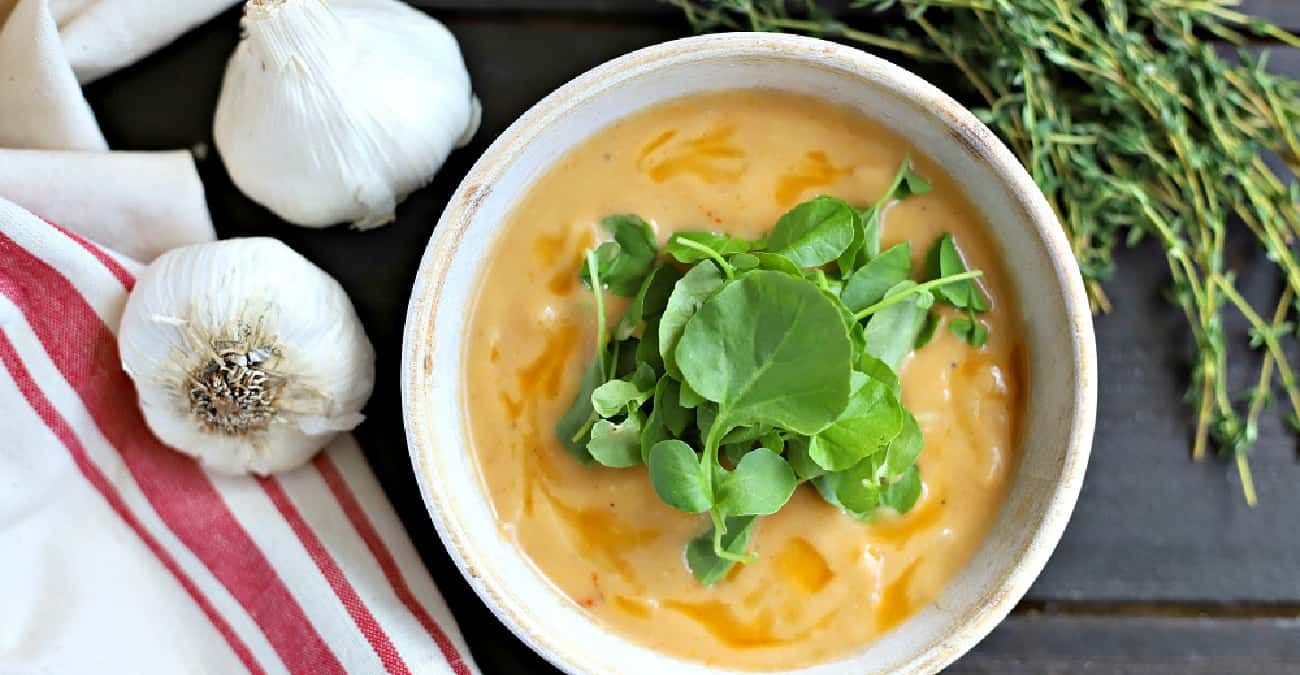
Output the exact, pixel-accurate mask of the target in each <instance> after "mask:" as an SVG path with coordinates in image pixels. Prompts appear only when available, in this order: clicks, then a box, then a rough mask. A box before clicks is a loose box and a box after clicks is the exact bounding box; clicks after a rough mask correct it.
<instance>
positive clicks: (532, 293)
mask: <svg viewBox="0 0 1300 675" xmlns="http://www.w3.org/2000/svg"><path fill="white" fill-rule="evenodd" d="M909 154H910V155H911V156H912V158H913V160H914V162H915V164H916V167H917V169H918V173H920V174H921V175H923V176H925V177H926V178H928V179H929V180H930V181H931V182H932V183H933V185H934V190H933V191H932V192H930V193H929V194H926V195H922V196H915V197H911V198H908V199H907V200H906V201H903V202H899V203H896V204H894V205H892V206H890V207H889V208H888V210H887V212H886V216H885V219H884V232H885V235H884V245H885V246H890V245H893V244H894V243H897V242H900V241H903V240H910V241H911V242H912V251H913V255H914V256H915V257H916V259H915V260H914V261H913V270H920V269H923V265H924V262H923V257H924V255H925V252H926V250H927V249H928V248H929V246H930V244H931V243H932V242H933V241H934V240H935V239H936V238H937V237H939V236H940V235H942V234H943V233H945V232H952V233H953V234H954V235H955V237H956V240H957V242H958V245H959V246H960V247H961V249H962V251H963V253H964V255H965V257H966V260H967V262H968V264H969V265H970V266H971V267H972V268H978V269H981V270H983V271H984V276H983V277H982V279H981V280H980V283H981V285H982V286H983V288H984V291H985V293H986V294H987V296H988V297H989V299H990V300H991V302H990V305H991V307H990V311H989V312H988V313H987V314H985V315H983V317H982V318H983V319H984V320H985V322H986V323H987V324H988V327H989V338H988V343H987V344H986V345H985V346H984V347H983V348H979V349H977V348H974V347H970V346H968V345H967V344H966V343H965V342H963V341H962V340H960V339H959V338H956V337H954V336H953V335H951V334H950V333H949V332H948V330H947V329H946V328H945V327H943V326H940V328H939V330H938V332H937V333H936V336H935V338H934V340H933V342H931V343H930V344H929V345H927V346H925V347H924V348H922V349H921V350H919V351H917V352H916V353H915V354H914V355H913V356H911V357H909V358H908V360H907V361H906V362H905V363H904V365H903V367H902V369H901V370H902V372H901V376H902V382H903V402H904V404H905V405H906V406H907V407H908V408H909V409H911V410H912V411H913V413H914V414H915V415H916V418H917V420H918V421H919V422H920V425H921V429H922V431H923V432H924V435H925V441H926V444H925V451H924V452H923V453H922V455H921V458H920V461H919V466H920V469H921V475H922V477H923V479H924V482H925V489H924V492H923V495H922V497H921V499H920V501H919V502H918V503H917V505H916V507H915V508H913V509H912V511H910V512H909V513H907V514H906V515H903V516H898V515H894V514H892V512H890V514H888V515H882V516H880V517H878V518H876V519H875V520H874V521H873V522H872V523H871V524H864V523H862V522H859V521H857V520H854V519H853V518H851V517H849V516H846V515H844V514H843V513H842V512H841V511H839V510H838V509H837V508H835V507H832V506H829V505H827V504H826V503H825V502H823V501H822V500H821V499H820V498H819V497H818V495H817V494H816V493H815V491H814V490H813V489H812V488H811V486H802V487H800V488H799V490H798V491H797V492H796V493H795V495H794V497H793V498H792V499H791V500H790V503H789V504H787V505H786V507H785V508H783V509H782V510H781V511H780V512H779V513H777V514H776V515H773V516H769V517H764V518H760V519H759V522H758V524H757V527H756V531H755V536H754V538H753V540H752V550H753V551H754V552H756V553H757V554H758V556H759V559H758V561H757V562H754V563H751V564H748V565H737V566H736V567H735V568H733V570H732V572H731V573H730V574H729V576H728V577H727V578H726V579H725V580H723V581H722V582H720V583H718V584H717V585H715V586H712V587H704V586H701V585H700V584H699V583H698V582H697V581H696V580H695V578H694V577H693V576H692V575H691V572H690V570H689V569H687V566H686V563H685V560H684V557H683V547H684V546H685V544H686V542H687V541H688V540H689V539H690V538H692V537H694V536H696V535H697V534H699V533H700V532H702V531H703V530H705V529H706V528H707V527H708V526H709V521H708V517H707V515H698V516H696V515H688V514H685V513H682V512H679V511H676V510H674V509H673V508H671V507H669V506H667V505H665V504H664V503H662V502H661V501H660V500H659V498H658V497H657V496H656V495H655V492H654V490H653V488H652V487H651V484H650V480H649V478H648V476H647V473H646V470H645V468H644V467H637V468H633V469H609V468H604V467H601V466H598V465H590V466H585V465H582V464H580V463H579V462H578V461H577V460H575V459H574V458H573V457H572V456H571V455H569V454H568V453H567V452H566V451H565V450H564V449H563V447H561V445H560V444H559V442H557V441H556V439H555V437H554V432H553V427H554V425H555V422H556V420H557V419H559V417H560V416H561V415H562V414H563V413H564V411H565V410H566V409H567V408H568V406H569V404H570V402H571V401H572V399H573V396H574V392H575V391H576V389H577V386H578V379H579V377H580V376H581V373H582V371H583V369H584V368H585V367H586V366H587V364H588V363H589V362H590V361H591V360H592V358H593V354H594V340H595V330H596V327H595V319H594V317H595V312H594V303H593V299H592V294H591V292H590V291H589V290H587V289H586V288H584V287H583V286H582V285H581V284H580V283H578V280H577V274H578V268H579V263H580V260H581V257H582V254H583V251H584V250H585V249H587V248H588V247H590V246H592V245H593V244H594V243H595V242H596V241H597V240H598V238H600V237H602V236H603V235H602V234H601V232H600V229H599V226H598V223H599V221H600V219H601V218H602V217H603V216H606V215H610V214H615V213H636V214H639V215H641V216H642V217H644V218H645V219H646V220H647V221H649V222H651V223H652V224H653V225H654V227H655V228H656V230H657V232H658V235H659V237H660V240H661V242H662V240H665V239H666V238H667V237H668V235H669V234H671V233H672V232H673V231H676V230H683V229H695V230H700V229H712V230H715V231H723V232H730V233H735V234H741V235H745V236H750V237H755V236H757V235H759V234H760V233H763V232H765V231H766V230H768V229H769V228H770V227H771V226H772V224H773V223H775V222H776V220H777V218H778V217H779V216H780V215H781V214H782V213H784V212H785V211H787V210H788V209H789V208H790V207H792V206H794V205H795V204H796V203H798V202H800V201H802V200H805V199H809V198H812V197H814V196H816V195H818V194H832V195H835V196H838V197H842V198H844V199H846V200H848V201H849V202H851V203H853V204H855V205H859V206H862V205H866V204H870V203H872V202H874V201H875V200H876V199H877V198H878V197H879V196H880V195H881V194H883V193H884V192H885V190H886V189H887V187H888V185H889V183H890V181H891V179H892V178H893V176H894V173H895V171H896V170H897V168H898V166H899V163H900V162H901V161H902V160H903V158H904V157H905V156H907V155H909ZM494 247H495V248H494V251H493V254H492V255H491V256H490V257H489V259H488V265H487V268H486V271H485V272H484V274H483V277H482V279H481V281H480V284H481V286H480V289H479V291H478V297H477V300H476V303H475V306H474V310H473V313H472V315H471V317H470V318H469V340H468V346H467V350H466V354H465V359H466V360H467V365H468V367H467V368H466V371H465V372H466V379H465V383H464V386H465V397H466V399H467V410H468V411H469V412H468V418H469V419H468V420H467V425H468V430H469V436H470V439H471V441H472V445H473V451H474V453H475V454H476V457H477V460H478V465H479V469H480V472H481V475H482V479H483V482H484V483H485V485H486V487H487V490H488V492H489V493H490V495H491V500H492V503H493V505H494V507H495V509H496V515H497V518H498V521H499V522H500V525H501V528H502V530H503V532H504V533H505V535H506V536H507V537H509V538H510V539H512V540H513V541H514V542H516V543H517V545H518V546H519V548H520V549H521V550H523V552H524V553H526V554H527V556H528V557H529V558H530V559H531V560H532V562H533V564H534V565H535V566H536V567H537V569H538V570H539V571H540V572H541V573H542V574H543V575H544V576H545V577H546V578H548V579H549V580H550V581H551V582H552V583H553V584H554V585H555V587H556V588H558V589H559V590H560V592H562V593H563V594H564V595H566V596H568V597H569V598H570V599H571V600H572V601H573V602H574V604H576V605H578V606H580V607H582V608H584V609H585V610H586V611H587V612H589V613H590V614H591V616H592V617H593V618H595V619H596V620H597V621H599V622H600V623H602V624H603V625H605V626H608V627H609V628H611V629H613V630H615V631H617V632H619V633H620V634H622V635H624V636H626V637H627V638H628V639H630V640H633V641H635V642H638V643H641V644H644V645H646V646H648V647H651V648H654V649H657V650H661V651H664V652H669V653H672V654H676V655H679V656H683V657H686V658H690V659H694V660H698V661H703V662H706V663H714V664H726V665H728V666H732V667H742V668H752V669H775V668H785V667H794V666H803V665H809V664H812V663H815V662H818V661H823V660H826V659H828V658H830V657H834V656H837V655H840V654H842V653H844V652H847V651H850V650H853V649H855V648H859V647H861V646H863V645H865V644H867V643H869V642H870V641H872V640H873V639H875V638H876V637H877V636H879V635H881V634H882V633H884V632H885V631H888V630H889V629H890V628H892V627H893V626H895V625H897V624H898V623H899V622H901V621H902V620H903V619H905V618H907V617H908V616H909V615H911V614H912V613H914V612H916V611H917V610H918V609H920V608H921V607H923V606H924V605H925V604H926V603H929V602H930V601H932V600H933V599H934V598H935V597H936V596H937V595H938V594H939V592H940V590H941V589H942V588H943V587H944V584H945V583H947V582H948V580H950V579H951V578H952V577H953V576H954V575H955V574H956V573H957V572H958V570H959V569H960V568H961V567H962V566H963V565H964V564H965V563H966V561H967V560H968V559H969V558H970V556H971V555H972V554H973V552H974V551H975V549H976V548H977V547H978V546H979V544H980V542H981V540H982V539H983V538H984V536H985V534H986V533H987V532H988V530H989V527H990V525H991V524H992V522H993V520H994V518H995V516H996V515H997V513H998V510H999V508H1000V506H1001V504H1002V501H1003V497H1004V494H1005V492H1006V488H1007V483H1008V480H1009V477H1010V475H1011V473H1012V470H1013V468H1014V466H1015V452H1016V429H1017V426H1018V423H1019V417H1020V415H1021V410H1022V407H1023V406H1022V397H1023V393H1024V391H1025V388H1026V386H1027V383H1026V382H1025V377H1024V374H1023V372H1022V368H1021V367H1020V364H1021V363H1022V361H1023V354H1022V353H1021V352H1022V348H1021V338H1020V324H1019V318H1018V316H1017V313H1016V309H1015V307H1013V306H1012V303H1011V302H1010V297H1011V295H1010V286H1009V282H1008V280H1007V277H1006V274H1005V272H1004V271H1003V269H1002V264H1001V261H1000V260H998V258H997V256H996V252H995V249H994V247H993V246H992V244H991V243H990V241H989V240H988V239H987V237H986V236H985V233H984V226H983V223H982V222H981V221H980V219H979V216H978V215H977V211H976V209H975V208H974V207H973V206H972V205H971V204H970V203H969V202H968V201H967V200H966V198H965V196H963V194H962V192H961V190H960V189H958V187H957V185H956V184H955V183H954V182H953V181H952V179H951V178H949V177H948V176H947V175H945V174H944V172H943V170H942V169H941V168H940V167H938V166H936V165H935V164H934V163H932V162H930V161H928V160H926V159H925V158H924V157H922V156H920V155H919V154H918V153H917V152H916V150H915V149H914V148H912V147H911V146H909V145H908V143H907V141H906V140H904V139H902V138H899V137H897V136H895V135H894V134H892V133H890V132H889V131H888V130H886V129H884V128H883V127H881V126H879V125H877V124H876V123H874V122H872V121H871V120H869V119H866V118H864V117H862V116H861V115H860V114H858V113H856V112H854V111H851V110H848V109H846V108H841V107H837V106H835V105H832V104H829V103H826V102H823V101H821V100H818V99H814V98H807V97H802V96H795V95H791V94H784V93H777V92H773V91H765V90H744V91H730V92H723V93H717V94H708V95H698V96H693V97H689V98H685V99H681V100H678V101H673V102H670V103H667V104H664V105H660V106H657V107H654V108H652V109H650V110H648V111H645V112H642V113H639V114H637V115H634V116H632V117H629V118H627V119H625V120H623V121H620V122H618V123H616V124H614V125H612V126H610V127H608V128H606V129H604V130H601V131H599V132H598V133H596V134H595V135H594V136H592V138H591V139H590V140H588V141H586V142H585V143H583V144H582V145H580V146H579V147H577V148H576V149H574V150H573V151H571V152H570V153H568V154H567V155H566V156H564V157H562V158H560V159H559V160H558V161H557V162H556V164H555V165H554V167H553V168H551V169H550V171H549V172H548V173H547V174H546V175H544V176H542V178H541V179H539V180H538V181H537V183H536V184H535V185H534V186H533V187H532V189H531V190H530V191H529V192H528V194H527V195H526V196H525V197H524V199H523V200H522V201H521V202H520V204H519V205H518V207H517V208H516V209H515V211H514V212H513V214H512V215H511V217H510V219H509V222H507V223H505V226H504V227H503V229H502V231H501V234H500V235H499V238H498V240H497V241H496V243H495V244H494ZM606 297H607V299H608V300H607V301H608V302H609V303H610V305H611V306H610V307H609V310H608V316H609V319H610V322H611V324H612V323H613V322H615V321H617V319H618V317H619V316H620V314H621V312H622V309H623V306H622V305H621V304H619V299H617V298H613V297H612V296H610V295H609V294H606ZM936 306H937V305H936ZM941 311H942V310H941ZM951 316H955V314H954V315H951Z"/></svg>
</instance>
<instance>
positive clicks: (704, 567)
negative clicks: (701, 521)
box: [686, 516, 756, 586]
mask: <svg viewBox="0 0 1300 675" xmlns="http://www.w3.org/2000/svg"><path fill="white" fill-rule="evenodd" d="M755 520H756V519H755V518H754V517H753V516H741V517H732V518H727V519H726V521H725V526H726V529H727V532H726V534H724V535H722V548H723V550H725V551H727V552H729V553H732V554H734V555H737V556H739V555H741V554H743V553H744V552H745V549H747V548H749V539H750V536H751V533H752V532H753V530H754V522H755ZM686 564H687V565H688V566H689V567H690V568H691V573H692V574H694V575H695V579H696V580H697V581H699V582H700V583H701V584H704V585H705V586H712V585H713V584H716V583H718V582H719V581H721V580H722V579H723V578H724V577H726V576H727V572H730V571H731V568H732V566H733V565H735V564H736V563H735V561H732V560H727V559H725V558H720V557H718V555H717V554H716V553H715V552H714V550H713V527H712V526H709V529H708V530H705V531H704V532H703V533H702V534H700V535H699V536H698V537H696V538H694V539H692V540H691V541H690V543H689V544H687V545H686Z"/></svg>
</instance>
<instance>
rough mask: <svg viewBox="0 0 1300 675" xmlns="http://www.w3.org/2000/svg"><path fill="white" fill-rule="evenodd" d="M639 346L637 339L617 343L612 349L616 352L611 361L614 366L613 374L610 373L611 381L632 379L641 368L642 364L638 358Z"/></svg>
mask: <svg viewBox="0 0 1300 675" xmlns="http://www.w3.org/2000/svg"><path fill="white" fill-rule="evenodd" d="M639 346H640V341H639V340H637V339H636V338H628V339H626V340H621V341H619V342H615V343H614V344H613V346H612V347H610V349H611V350H612V351H613V352H614V353H613V358H612V359H611V360H610V361H611V362H612V363H613V366H614V370H613V372H612V373H610V378H611V379H617V378H627V377H631V376H632V374H633V373H635V372H636V371H637V369H638V368H640V367H641V365H642V364H641V363H640V362H639V361H638V360H637V358H636V353H637V351H638V347H639Z"/></svg>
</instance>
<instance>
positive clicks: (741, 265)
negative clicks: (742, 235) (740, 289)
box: [729, 253, 759, 272]
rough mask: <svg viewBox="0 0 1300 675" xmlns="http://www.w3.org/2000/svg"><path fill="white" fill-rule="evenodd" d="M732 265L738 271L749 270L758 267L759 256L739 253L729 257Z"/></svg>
mask: <svg viewBox="0 0 1300 675" xmlns="http://www.w3.org/2000/svg"><path fill="white" fill-rule="evenodd" d="M729 262H730V263H731V266H732V267H733V268H735V269H736V271H737V272H748V271H749V270H752V269H755V268H757V267H758V264H759V263H758V256H756V255H754V254H752V253H737V254H736V255H733V256H731V258H730V259H729Z"/></svg>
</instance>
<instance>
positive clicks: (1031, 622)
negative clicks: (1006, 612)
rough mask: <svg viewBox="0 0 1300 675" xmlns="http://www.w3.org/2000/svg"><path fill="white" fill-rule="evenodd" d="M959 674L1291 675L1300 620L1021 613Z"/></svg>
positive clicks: (1298, 654)
mask: <svg viewBox="0 0 1300 675" xmlns="http://www.w3.org/2000/svg"><path fill="white" fill-rule="evenodd" d="M948 672H949V673H951V674H953V675H985V674H986V675H1100V674H1102V673H1105V674H1106V675H1228V674H1240V675H1246V674H1247V673H1249V674H1250V675H1292V674H1294V673H1297V672H1300V619H1294V618H1291V619H1251V620H1232V621H1229V620H1223V619H1207V618H1185V619H1183V618H1142V617H1124V618H1119V619H1116V618H1113V617H1078V616H1065V617H1054V616H1047V615H1034V614H1028V615H1024V614H1022V615H1016V616H1012V617H1011V618H1009V619H1007V620H1006V621H1005V622H1003V624H1002V625H1001V626H999V627H998V629H997V630H996V631H994V632H993V634H992V635H990V636H989V637H988V638H987V639H985V640H984V642H982V643H980V645H979V646H977V647H976V648H975V649H974V650H972V651H971V652H970V653H969V654H967V655H966V657H965V658H963V659H961V660H960V661H958V662H957V663H956V664H954V665H953V666H952V667H951V668H950V669H949V670H948Z"/></svg>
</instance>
